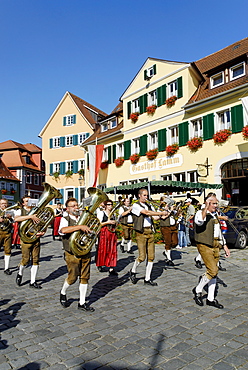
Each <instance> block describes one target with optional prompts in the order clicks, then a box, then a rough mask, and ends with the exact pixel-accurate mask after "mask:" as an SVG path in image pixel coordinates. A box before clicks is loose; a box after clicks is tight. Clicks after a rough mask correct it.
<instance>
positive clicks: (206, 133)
mask: <svg viewBox="0 0 248 370" xmlns="http://www.w3.org/2000/svg"><path fill="white" fill-rule="evenodd" d="M213 135H214V114H213V113H210V114H207V115H206V116H204V117H203V139H204V140H209V139H212V137H213Z"/></svg>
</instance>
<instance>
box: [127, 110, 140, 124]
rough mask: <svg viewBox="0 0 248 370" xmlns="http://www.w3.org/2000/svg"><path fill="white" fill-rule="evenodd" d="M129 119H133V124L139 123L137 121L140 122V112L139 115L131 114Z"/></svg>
mask: <svg viewBox="0 0 248 370" xmlns="http://www.w3.org/2000/svg"><path fill="white" fill-rule="evenodd" d="M129 118H130V119H131V121H132V122H133V123H135V122H137V121H138V118H139V113H138V112H137V113H131V114H130V117H129Z"/></svg>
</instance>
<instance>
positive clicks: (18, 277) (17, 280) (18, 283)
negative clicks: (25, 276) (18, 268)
mask: <svg viewBox="0 0 248 370" xmlns="http://www.w3.org/2000/svg"><path fill="white" fill-rule="evenodd" d="M21 283H22V275H19V274H17V276H16V284H17V285H18V286H20V285H21Z"/></svg>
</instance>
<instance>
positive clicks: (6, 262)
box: [4, 254, 10, 270]
mask: <svg viewBox="0 0 248 370" xmlns="http://www.w3.org/2000/svg"><path fill="white" fill-rule="evenodd" d="M9 261H10V256H9V255H6V254H5V255H4V270H8V268H9Z"/></svg>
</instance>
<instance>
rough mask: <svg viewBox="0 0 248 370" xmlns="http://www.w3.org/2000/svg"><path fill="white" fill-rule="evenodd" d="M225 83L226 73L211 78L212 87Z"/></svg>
mask: <svg viewBox="0 0 248 370" xmlns="http://www.w3.org/2000/svg"><path fill="white" fill-rule="evenodd" d="M223 83H224V73H223V72H221V73H218V74H216V75H214V76H212V77H211V78H210V84H211V88H214V87H217V86H220V85H223Z"/></svg>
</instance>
